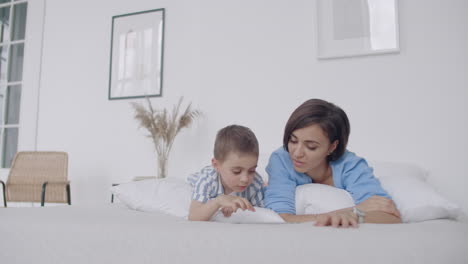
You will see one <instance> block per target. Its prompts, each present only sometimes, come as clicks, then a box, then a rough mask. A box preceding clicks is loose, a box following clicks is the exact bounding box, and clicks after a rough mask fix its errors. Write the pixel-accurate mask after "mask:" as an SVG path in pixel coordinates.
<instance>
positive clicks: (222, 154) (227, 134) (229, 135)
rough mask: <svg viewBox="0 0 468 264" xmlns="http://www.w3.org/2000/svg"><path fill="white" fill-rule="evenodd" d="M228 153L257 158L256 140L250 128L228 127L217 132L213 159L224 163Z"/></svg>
mask: <svg viewBox="0 0 468 264" xmlns="http://www.w3.org/2000/svg"><path fill="white" fill-rule="evenodd" d="M230 152H237V153H244V154H253V155H256V156H258V154H259V150H258V140H257V137H256V136H255V134H254V133H253V132H252V130H250V128H248V127H245V126H240V125H230V126H227V127H225V128H223V129H221V130H219V131H218V133H217V134H216V140H215V144H214V157H215V159H217V160H219V161H224V159H225V158H226V157H227V155H228V154H229V153H230Z"/></svg>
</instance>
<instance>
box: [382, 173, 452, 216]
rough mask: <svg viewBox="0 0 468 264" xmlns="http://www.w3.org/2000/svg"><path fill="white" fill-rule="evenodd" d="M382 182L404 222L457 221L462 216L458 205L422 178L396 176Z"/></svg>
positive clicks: (383, 179)
mask: <svg viewBox="0 0 468 264" xmlns="http://www.w3.org/2000/svg"><path fill="white" fill-rule="evenodd" d="M380 182H381V184H382V187H383V188H384V189H385V190H386V191H387V192H388V194H390V196H392V198H393V201H394V202H395V204H396V206H397V208H398V210H400V213H401V218H402V221H403V222H420V221H425V220H431V219H440V218H449V219H456V218H457V217H458V216H459V215H460V214H461V209H460V207H459V206H458V205H456V204H454V203H452V202H450V201H449V200H447V199H446V198H444V197H443V196H442V195H440V194H439V193H437V192H436V191H435V190H434V188H432V186H430V185H429V184H428V183H427V182H424V181H422V180H421V179H420V178H417V177H400V176H395V177H385V178H381V179H380Z"/></svg>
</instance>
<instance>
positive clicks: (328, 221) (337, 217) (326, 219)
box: [315, 209, 358, 228]
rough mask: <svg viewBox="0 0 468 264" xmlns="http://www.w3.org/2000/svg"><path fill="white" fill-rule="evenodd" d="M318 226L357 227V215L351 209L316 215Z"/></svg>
mask: <svg viewBox="0 0 468 264" xmlns="http://www.w3.org/2000/svg"><path fill="white" fill-rule="evenodd" d="M315 225H316V226H333V227H344V228H347V227H357V226H358V221H357V215H356V214H354V213H353V212H352V211H351V210H350V209H347V210H338V211H333V212H329V213H325V214H318V215H316V221H315Z"/></svg>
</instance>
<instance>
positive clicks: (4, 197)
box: [0, 181, 7, 207]
mask: <svg viewBox="0 0 468 264" xmlns="http://www.w3.org/2000/svg"><path fill="white" fill-rule="evenodd" d="M0 183H1V184H2V187H3V205H4V206H5V207H7V203H6V195H5V183H4V182H3V181H0Z"/></svg>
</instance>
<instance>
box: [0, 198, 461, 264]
mask: <svg viewBox="0 0 468 264" xmlns="http://www.w3.org/2000/svg"><path fill="white" fill-rule="evenodd" d="M467 238H468V223H467V222H466V221H450V220H436V221H428V222H422V223H413V224H396V225H383V224H381V225H376V224H363V225H361V226H360V228H358V229H335V228H331V227H314V226H313V225H312V224H310V223H304V224H226V223H215V222H189V221H186V220H183V219H180V218H176V217H172V216H167V215H163V214H158V213H143V212H137V211H132V210H129V209H126V208H122V207H119V206H112V205H110V206H107V207H102V208H97V207H96V208H85V207H77V206H63V207H45V208H6V209H4V208H0V263H2V264H3V263H5V264H10V263H44V264H45V263H48V264H50V263H265V264H266V263H291V264H292V263H308V264H310V263H319V264H325V263H340V264H343V263H359V264H363V263H468V239H467Z"/></svg>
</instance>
